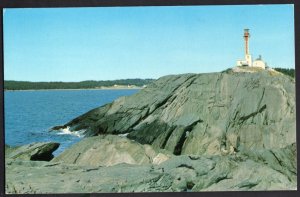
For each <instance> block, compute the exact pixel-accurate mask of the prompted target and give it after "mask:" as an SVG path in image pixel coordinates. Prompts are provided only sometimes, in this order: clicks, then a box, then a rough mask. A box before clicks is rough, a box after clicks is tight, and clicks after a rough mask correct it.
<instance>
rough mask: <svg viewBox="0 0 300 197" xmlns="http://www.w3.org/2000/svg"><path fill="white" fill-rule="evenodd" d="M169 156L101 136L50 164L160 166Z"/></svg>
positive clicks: (111, 137)
mask: <svg viewBox="0 0 300 197" xmlns="http://www.w3.org/2000/svg"><path fill="white" fill-rule="evenodd" d="M170 156H171V154H169V153H167V152H166V151H164V150H155V149H154V148H152V147H151V146H150V145H148V144H144V145H142V144H140V143H138V142H135V141H132V140H130V139H128V138H125V137H119V136H115V135H105V136H104V135H101V136H94V137H87V138H85V139H83V140H81V141H80V142H78V143H76V144H74V145H73V146H72V147H70V148H68V149H67V150H65V151H64V152H63V153H62V154H60V155H59V156H57V157H55V158H54V159H53V160H52V162H63V163H68V164H76V165H81V166H96V167H97V166H98V167H99V166H113V165H116V164H120V163H127V164H138V165H142V164H152V163H153V164H156V165H157V164H160V163H162V162H164V161H166V160H168V159H169V157H170Z"/></svg>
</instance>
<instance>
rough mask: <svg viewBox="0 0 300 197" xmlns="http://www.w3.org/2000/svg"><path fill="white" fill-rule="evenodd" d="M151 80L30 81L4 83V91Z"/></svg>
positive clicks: (136, 83) (136, 82)
mask: <svg viewBox="0 0 300 197" xmlns="http://www.w3.org/2000/svg"><path fill="white" fill-rule="evenodd" d="M152 81H153V79H120V80H108V81H80V82H30V81H12V80H5V81H4V90H41V89H94V88H101V87H111V86H114V85H120V86H128V85H131V86H138V87H142V86H144V85H147V84H149V83H150V82H152Z"/></svg>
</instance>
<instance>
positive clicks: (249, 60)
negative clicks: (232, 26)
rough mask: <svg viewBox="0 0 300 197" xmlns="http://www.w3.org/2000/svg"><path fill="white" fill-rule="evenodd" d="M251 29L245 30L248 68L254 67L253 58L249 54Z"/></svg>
mask: <svg viewBox="0 0 300 197" xmlns="http://www.w3.org/2000/svg"><path fill="white" fill-rule="evenodd" d="M249 38H250V33H249V29H244V40H245V60H246V62H247V65H248V66H252V57H251V55H250V53H249Z"/></svg>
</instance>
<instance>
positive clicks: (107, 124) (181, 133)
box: [56, 70, 296, 155]
mask: <svg viewBox="0 0 300 197" xmlns="http://www.w3.org/2000/svg"><path fill="white" fill-rule="evenodd" d="M295 112H296V110H295V81H294V80H293V79H291V78H289V77H287V76H285V75H282V74H279V73H275V74H274V72H273V73H271V72H270V71H267V70H266V71H261V72H256V73H210V74H184V75H170V76H165V77H162V78H160V79H158V80H156V81H155V82H153V83H151V84H150V85H149V86H148V87H147V88H145V89H142V90H141V91H139V92H138V93H136V94H135V95H132V96H128V97H121V98H119V99H117V100H115V101H114V102H112V103H110V104H107V105H104V106H102V107H99V108H96V109H93V110H91V111H89V112H87V113H86V114H83V115H82V116H79V117H77V118H75V119H74V120H72V121H70V122H69V123H67V124H66V125H63V126H59V127H56V129H59V128H66V127H70V129H71V130H73V131H76V130H86V131H85V134H86V136H95V135H101V134H115V135H116V134H128V135H127V137H128V138H129V139H133V140H135V141H137V142H139V143H141V144H151V145H153V147H156V148H162V149H166V150H168V151H170V152H172V153H174V154H175V155H180V154H196V155H218V154H227V153H229V152H234V151H239V150H240V149H243V150H251V149H273V148H283V147H286V146H287V145H290V144H292V143H294V142H295V140H296V124H295V122H296V120H295Z"/></svg>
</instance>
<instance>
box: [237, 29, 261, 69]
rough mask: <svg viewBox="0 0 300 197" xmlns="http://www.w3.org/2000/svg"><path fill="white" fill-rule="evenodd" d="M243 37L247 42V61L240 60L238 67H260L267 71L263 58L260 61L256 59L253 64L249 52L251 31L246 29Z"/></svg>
mask: <svg viewBox="0 0 300 197" xmlns="http://www.w3.org/2000/svg"><path fill="white" fill-rule="evenodd" d="M243 37H244V42H245V59H244V60H238V61H237V66H249V67H260V68H263V69H265V67H266V63H265V62H264V61H263V60H262V58H261V56H260V57H259V58H258V59H256V60H255V61H254V62H252V56H251V54H250V52H249V38H250V33H249V29H244V36H243Z"/></svg>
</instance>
